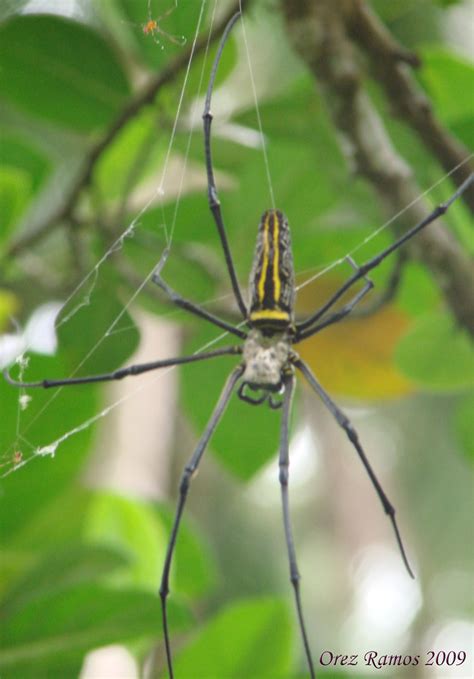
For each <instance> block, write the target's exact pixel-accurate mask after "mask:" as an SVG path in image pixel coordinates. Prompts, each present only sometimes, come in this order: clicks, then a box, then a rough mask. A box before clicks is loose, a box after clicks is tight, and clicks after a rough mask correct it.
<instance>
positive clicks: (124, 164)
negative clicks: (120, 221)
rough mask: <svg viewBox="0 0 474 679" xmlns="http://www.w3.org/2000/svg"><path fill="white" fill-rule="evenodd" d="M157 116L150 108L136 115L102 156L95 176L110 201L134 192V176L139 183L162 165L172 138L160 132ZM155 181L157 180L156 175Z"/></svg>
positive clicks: (135, 181)
mask: <svg viewBox="0 0 474 679" xmlns="http://www.w3.org/2000/svg"><path fill="white" fill-rule="evenodd" d="M155 117H156V116H155V113H154V112H151V111H149V110H145V111H144V112H143V113H142V114H141V115H138V116H136V117H135V118H134V119H133V120H132V121H131V122H130V123H129V124H128V125H126V126H125V127H124V129H123V130H122V131H121V132H120V133H119V134H118V136H117V137H116V139H115V140H114V142H113V144H111V145H110V146H109V147H108V148H107V149H106V150H105V153H104V154H103V155H102V157H101V158H100V160H99V162H98V164H97V168H96V171H95V179H96V181H97V183H98V184H99V190H100V193H101V195H103V196H104V197H106V198H107V200H108V201H110V200H115V199H117V198H118V199H122V198H123V196H124V195H126V192H129V191H130V180H131V178H133V183H134V185H137V184H139V182H140V181H142V180H143V179H144V178H145V177H147V176H149V175H150V174H151V173H152V172H154V173H156V172H157V168H159V167H160V166H161V162H162V160H163V156H164V153H165V150H166V146H167V143H168V141H167V138H166V135H165V134H159V135H157V134H156V120H155ZM152 181H153V183H156V181H157V179H156V177H154V178H153V180H152Z"/></svg>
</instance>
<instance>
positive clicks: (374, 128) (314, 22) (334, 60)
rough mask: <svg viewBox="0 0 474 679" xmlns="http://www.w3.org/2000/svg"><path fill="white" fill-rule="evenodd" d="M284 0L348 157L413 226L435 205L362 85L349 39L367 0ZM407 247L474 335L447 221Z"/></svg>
mask: <svg viewBox="0 0 474 679" xmlns="http://www.w3.org/2000/svg"><path fill="white" fill-rule="evenodd" d="M281 1H282V7H283V11H284V14H285V18H286V22H287V27H288V33H289V37H290V40H291V42H292V44H293V46H294V48H295V51H296V52H298V53H299V54H300V56H301V57H302V58H303V61H304V62H305V63H306V64H307V66H308V68H309V70H310V71H311V72H312V74H313V76H314V78H315V79H316V80H317V81H318V83H319V85H320V88H321V91H322V93H323V95H324V97H325V99H326V101H327V104H328V108H329V112H330V114H331V117H332V120H333V123H334V125H335V126H336V129H337V131H338V134H339V138H340V141H341V147H342V150H343V152H344V154H345V156H346V158H347V159H348V161H349V163H350V164H351V166H352V167H353V168H354V169H355V170H356V171H357V172H358V173H359V174H360V175H361V176H363V177H365V178H366V179H367V180H368V181H369V182H370V184H371V185H372V186H373V188H374V189H375V191H376V193H377V194H378V196H379V197H380V198H381V199H382V202H383V204H384V205H385V207H386V209H387V211H388V213H389V214H391V215H393V214H396V213H398V212H400V211H401V210H404V212H403V215H402V216H401V217H400V219H399V220H397V223H398V224H399V226H398V228H400V227H403V228H408V227H411V226H414V225H415V224H416V223H418V222H420V221H421V220H422V219H424V218H425V217H426V216H427V214H428V213H429V212H430V211H431V210H430V209H429V208H428V207H427V206H426V205H425V204H424V203H423V201H422V200H419V197H420V194H421V191H420V189H419V187H418V186H417V185H416V181H415V179H414V177H413V173H412V171H411V169H410V168H409V166H408V165H407V163H406V162H405V161H404V160H403V159H402V158H401V157H400V156H399V155H398V153H397V152H396V151H395V149H394V148H393V146H392V143H391V141H390V139H389V137H388V134H387V132H386V130H385V128H384V126H383V122H382V120H381V118H380V116H379V114H378V112H377V110H376V109H375V107H374V105H373V104H372V102H371V100H370V98H369V96H368V94H367V92H366V90H365V89H364V84H363V74H362V72H361V69H360V67H359V64H358V54H357V52H356V50H355V48H354V44H353V42H352V39H351V33H352V30H353V26H354V12H355V8H360V4H361V2H362V0H339V1H338V2H337V3H336V2H334V0H318V2H313V0H298V2H295V1H294V0H281ZM384 58H387V55H385V57H384ZM390 58H391V59H393V52H392V53H391V57H390ZM450 169H452V168H450ZM398 233H399V232H398ZM408 249H409V252H410V255H412V256H414V257H416V258H417V259H418V260H419V261H421V262H423V263H424V264H425V265H426V267H427V268H428V269H429V270H430V271H431V272H432V274H433V275H434V278H435V280H436V282H437V284H438V285H439V287H440V289H441V291H442V293H443V295H444V297H445V299H446V301H447V303H448V305H449V306H450V308H451V310H452V313H453V315H454V316H455V318H456V319H457V320H458V322H459V323H460V325H461V326H462V327H464V328H466V329H467V330H468V331H469V332H470V333H471V335H473V336H474V267H473V263H472V260H471V259H470V257H469V256H468V255H467V254H466V253H465V252H464V251H463V248H462V247H461V246H460V244H459V243H458V242H457V241H456V240H455V238H454V237H453V235H452V234H451V233H450V232H449V231H448V230H447V229H446V228H445V225H443V223H442V221H441V220H438V221H437V222H436V223H434V224H432V225H431V226H430V227H429V228H428V229H427V230H426V231H422V232H421V233H420V234H419V235H418V236H417V238H416V239H415V240H414V241H412V242H410V243H409V244H408Z"/></svg>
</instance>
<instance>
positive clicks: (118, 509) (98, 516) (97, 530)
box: [85, 492, 167, 592]
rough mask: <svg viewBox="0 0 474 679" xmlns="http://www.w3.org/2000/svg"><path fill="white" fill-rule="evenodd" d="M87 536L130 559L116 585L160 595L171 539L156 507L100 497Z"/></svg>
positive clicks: (88, 521)
mask: <svg viewBox="0 0 474 679" xmlns="http://www.w3.org/2000/svg"><path fill="white" fill-rule="evenodd" d="M85 535H86V537H87V538H88V539H89V540H90V541H91V542H92V543H94V544H97V545H109V546H110V547H113V548H115V549H117V550H119V551H120V552H121V553H123V554H124V555H126V556H127V557H128V560H129V562H130V563H129V567H128V568H126V569H123V570H122V572H121V573H120V574H119V575H118V576H114V580H113V582H114V583H117V582H120V583H121V584H122V586H123V584H124V583H127V584H129V585H135V586H137V587H139V588H141V589H146V590H149V591H151V592H155V591H156V587H157V575H158V573H159V571H160V568H161V566H162V564H163V560H164V555H165V549H166V543H167V535H166V533H165V530H164V527H163V525H162V524H161V522H160V521H159V517H158V516H157V514H156V512H154V511H153V509H152V507H151V506H149V505H148V504H146V503H145V502H143V501H139V500H137V499H132V498H128V497H123V496H120V495H112V494H110V493H105V492H102V493H97V494H96V495H95V497H94V498H93V500H92V503H91V505H90V509H89V512H88V515H87V518H86V521H85Z"/></svg>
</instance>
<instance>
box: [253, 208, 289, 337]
mask: <svg viewBox="0 0 474 679" xmlns="http://www.w3.org/2000/svg"><path fill="white" fill-rule="evenodd" d="M249 288H250V311H249V321H250V324H251V325H252V326H256V327H259V328H262V329H265V328H267V329H269V330H271V331H272V330H275V329H276V330H278V329H282V328H286V327H288V326H289V325H291V323H292V322H293V305H294V299H295V275H294V267H293V254H292V251H291V235H290V227H289V224H288V220H287V219H286V217H285V215H284V214H283V213H282V212H280V210H267V211H266V212H264V213H263V215H262V219H261V220H260V224H259V227H258V236H257V244H256V246H255V254H254V260H253V265H252V270H251V273H250V283H249Z"/></svg>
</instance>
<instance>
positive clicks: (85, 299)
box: [57, 276, 139, 376]
mask: <svg viewBox="0 0 474 679" xmlns="http://www.w3.org/2000/svg"><path fill="white" fill-rule="evenodd" d="M57 326H58V340H59V345H60V348H61V349H62V351H63V352H64V354H65V355H66V356H67V358H68V361H69V364H70V370H73V371H76V370H78V368H79V369H80V374H82V375H84V374H94V373H103V372H107V371H108V370H113V369H114V368H118V367H119V366H120V365H121V364H122V363H123V362H124V361H125V360H126V359H127V358H128V357H129V356H130V355H131V354H132V352H133V351H134V350H135V349H136V347H137V345H138V340H139V332H138V329H137V327H136V325H135V324H134V322H133V320H132V318H131V316H130V315H129V314H128V312H127V311H126V310H125V308H124V306H123V304H122V303H121V301H120V300H119V299H118V298H117V293H116V289H115V288H114V285H113V282H112V281H108V280H105V278H104V279H103V278H99V279H98V280H96V277H95V276H91V277H89V279H88V280H86V281H85V284H84V285H83V287H82V288H81V289H80V290H78V291H77V292H76V294H75V295H74V296H73V298H72V299H71V301H70V302H69V303H68V304H67V305H66V306H65V307H63V308H62V310H61V314H60V316H59V317H58V321H57ZM78 374H79V372H78ZM63 376H64V373H63Z"/></svg>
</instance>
